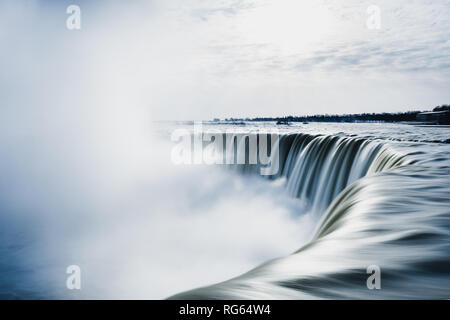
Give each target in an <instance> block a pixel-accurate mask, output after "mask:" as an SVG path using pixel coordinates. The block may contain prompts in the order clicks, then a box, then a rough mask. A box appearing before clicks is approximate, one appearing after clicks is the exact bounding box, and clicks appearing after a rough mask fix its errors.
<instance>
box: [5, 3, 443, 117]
mask: <svg viewBox="0 0 450 320" xmlns="http://www.w3.org/2000/svg"><path fill="white" fill-rule="evenodd" d="M70 4H77V5H79V6H80V8H81V29H80V30H68V29H67V28H66V19H67V18H68V17H69V15H68V14H67V13H66V8H67V6H68V5H70ZM370 5H376V6H378V7H379V8H380V23H381V24H380V29H369V28H368V27H367V23H366V22H367V19H368V18H369V16H370V14H368V12H367V9H368V7H369V6H370ZM449 26H450V1H447V0H432V1H431V0H396V1H392V0H376V1H375V0H374V1H357V0H332V1H331V0H329V1H327V0H314V1H304V0H301V1H300V0H155V1H100V0H98V1H75V0H73V1H43V0H41V1H37V0H22V1H11V0H3V1H2V2H1V4H0V40H1V46H2V48H1V52H0V58H1V61H0V68H1V70H2V72H1V74H0V85H1V86H0V95H1V96H2V100H3V101H2V103H3V111H4V112H5V111H6V112H9V113H10V115H13V114H14V117H23V116H25V117H30V118H32V117H33V115H39V114H43V113H44V114H45V113H48V114H52V115H54V114H55V112H56V111H57V112H69V113H71V114H72V115H74V116H75V115H76V116H79V117H83V115H85V114H88V113H90V112H93V113H95V112H97V113H99V116H100V115H103V114H104V113H108V112H109V110H110V109H109V108H111V109H113V110H115V109H114V108H120V110H121V115H122V114H126V113H127V112H128V113H134V114H139V115H141V114H145V115H146V116H147V115H148V117H149V118H151V119H153V120H163V119H167V120H169V119H173V120H182V119H211V118H213V117H220V118H223V117H246V116H250V117H253V116H277V115H280V116H282V115H305V114H316V113H347V112H352V113H353V112H384V111H387V112H394V111H404V110H409V109H428V108H432V107H434V106H436V105H438V104H445V103H450V90H449V88H450V73H449V71H450V59H449V58H450V28H449ZM99 105H101V107H99ZM119 105H120V107H118V106H119ZM62 106H64V107H62ZM94 106H95V107H94ZM62 110H63V111H62ZM136 110H138V111H136ZM143 110H145V111H143ZM140 112H143V113H140Z"/></svg>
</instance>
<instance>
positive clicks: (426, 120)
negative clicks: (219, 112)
mask: <svg viewBox="0 0 450 320" xmlns="http://www.w3.org/2000/svg"><path fill="white" fill-rule="evenodd" d="M213 121H215V122H222V121H227V122H243V121H247V122H248V121H258V122H265V121H274V122H277V124H280V125H283V124H289V123H291V122H303V123H308V122H353V123H354V122H381V123H398V122H407V123H415V124H420V125H450V105H442V106H438V107H436V108H434V109H433V110H432V111H407V112H397V113H387V112H384V113H358V114H341V115H339V114H332V115H329V114H324V115H312V116H285V117H257V118H226V119H218V118H216V119H214V120H213Z"/></svg>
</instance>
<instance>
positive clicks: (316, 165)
mask: <svg viewBox="0 0 450 320" xmlns="http://www.w3.org/2000/svg"><path fill="white" fill-rule="evenodd" d="M256 138H257V137H255V139H256ZM240 148H242V149H245V148H247V151H248V157H247V158H246V159H245V161H242V162H241V163H242V164H240V165H238V166H233V168H235V169H236V170H237V171H239V172H241V173H245V174H248V173H254V172H256V170H257V169H258V166H257V165H256V166H255V165H254V164H252V163H251V161H249V160H251V158H252V153H254V155H253V156H254V157H257V154H259V151H260V150H258V149H257V148H256V149H255V150H252V149H251V148H249V147H248V141H247V140H245V139H242V140H240ZM272 148H273V149H274V150H276V152H272V156H271V157H272V158H271V163H277V162H278V163H279V170H278V172H277V174H275V175H271V176H269V177H268V178H270V179H276V178H284V179H286V188H287V192H288V193H289V194H290V195H291V196H292V197H294V198H298V199H300V201H301V203H302V204H303V205H304V207H305V209H306V210H307V211H311V212H313V213H314V214H317V215H318V216H320V215H321V214H322V213H323V212H325V210H326V209H327V207H328V206H329V205H330V203H331V202H332V201H333V199H335V198H336V197H337V196H338V195H339V193H341V192H342V191H343V190H344V189H345V188H346V187H348V186H349V185H351V184H352V183H354V182H355V181H357V180H358V179H361V178H362V177H364V176H366V175H371V174H375V173H377V172H380V171H383V170H386V169H390V168H392V167H395V166H397V165H401V164H405V163H407V162H408V160H407V157H405V155H403V154H398V153H396V152H394V151H393V150H391V149H389V148H388V147H386V146H385V145H384V144H383V143H382V142H379V141H373V140H368V139H365V138H357V137H344V136H336V135H310V134H303V133H295V134H285V135H282V136H281V137H280V138H279V139H278V140H277V141H276V143H274V144H273V146H272Z"/></svg>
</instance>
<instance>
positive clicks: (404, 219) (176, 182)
mask: <svg viewBox="0 0 450 320" xmlns="http://www.w3.org/2000/svg"><path fill="white" fill-rule="evenodd" d="M178 127H183V128H187V129H189V128H190V125H188V124H184V125H177V126H175V125H170V126H167V125H166V124H164V125H160V126H159V127H158V130H157V131H158V132H160V133H161V132H163V133H164V134H163V135H165V134H166V133H170V131H171V130H173V129H174V128H178ZM204 127H205V128H206V129H211V128H213V129H215V130H219V131H225V130H227V129H228V130H230V129H232V130H234V131H235V132H238V133H248V132H252V131H253V130H255V129H261V128H264V129H269V130H270V129H273V130H275V129H276V130H278V132H280V133H281V139H280V141H279V145H277V147H278V148H279V155H280V160H279V161H280V170H279V172H278V174H277V175H275V176H273V177H269V178H268V177H261V176H259V175H258V174H257V173H255V170H254V168H252V167H250V166H240V167H238V168H237V169H238V170H229V168H223V167H224V166H214V165H213V166H207V165H181V166H176V165H173V164H172V163H171V159H170V152H171V148H172V145H171V144H170V143H168V142H167V141H165V140H164V139H162V140H161V141H160V140H159V139H156V138H152V139H149V140H148V141H147V142H146V141H144V142H139V143H135V144H133V145H131V146H130V145H129V144H126V146H127V148H125V149H123V148H115V147H114V148H112V150H110V149H107V152H106V151H105V152H102V153H94V156H93V157H92V159H88V160H87V161H86V162H84V163H83V164H80V165H78V164H77V161H74V160H73V158H76V156H77V154H71V152H70V150H69V151H68V152H67V153H65V154H64V156H61V157H62V159H59V158H58V160H59V161H55V159H54V155H53V153H46V152H48V151H46V150H43V151H42V152H44V155H47V157H44V158H41V159H40V158H35V159H30V158H27V159H26V160H23V158H20V159H22V160H21V161H22V162H18V159H19V155H26V154H27V152H26V151H29V149H30V148H32V147H30V146H28V147H27V148H26V149H23V150H18V151H17V150H16V152H15V153H13V154H14V157H13V156H11V155H10V156H9V157H8V156H6V157H4V159H3V161H2V162H1V166H0V168H1V170H2V172H4V173H5V174H4V176H5V180H3V181H2V182H0V188H1V190H2V195H1V196H0V209H1V211H2V215H1V217H0V223H1V224H0V231H1V240H2V241H1V242H0V296H1V297H2V298H75V299H76V298H95V299H98V298H165V297H169V296H171V297H174V298H183V299H198V298H201V299H205V298H206V299H317V298H332V299H396V298H400V299H448V298H450V197H449V194H450V179H449V178H450V144H449V138H450V128H448V127H434V126H414V125H406V124H379V123H364V124H351V123H346V124H337V123H331V124H330V123H326V124H320V123H309V124H295V125H291V126H276V125H275V124H273V123H246V124H245V125H227V124H215V123H210V124H206V125H204ZM50 155H52V156H51V157H50ZM65 157H67V158H65ZM50 160H52V161H50ZM67 163H70V164H71V166H70V167H69V168H68V167H67ZM55 164H57V165H55ZM68 169H71V170H68ZM72 264H75V265H79V266H80V268H81V270H82V278H81V279H82V289H81V290H68V289H67V288H66V283H65V281H66V278H67V274H66V273H65V270H66V267H67V266H68V265H72ZM373 265H376V266H378V267H379V268H380V271H381V273H380V279H381V288H380V289H374V290H369V289H368V288H367V285H366V280H367V278H368V277H369V275H370V274H368V273H367V267H369V266H373ZM196 288H197V289H196ZM180 292H181V293H180Z"/></svg>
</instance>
